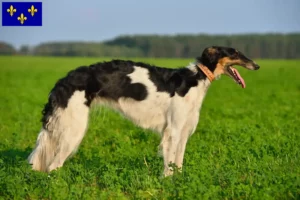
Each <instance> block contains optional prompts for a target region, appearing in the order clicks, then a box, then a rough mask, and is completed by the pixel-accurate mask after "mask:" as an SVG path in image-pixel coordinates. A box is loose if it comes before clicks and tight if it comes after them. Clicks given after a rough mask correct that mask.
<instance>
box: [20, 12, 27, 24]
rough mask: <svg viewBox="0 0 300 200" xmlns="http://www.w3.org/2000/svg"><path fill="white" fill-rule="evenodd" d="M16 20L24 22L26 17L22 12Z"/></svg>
mask: <svg viewBox="0 0 300 200" xmlns="http://www.w3.org/2000/svg"><path fill="white" fill-rule="evenodd" d="M18 20H19V21H20V22H21V24H24V21H25V20H27V17H25V16H24V14H23V13H22V14H21V15H20V17H18Z"/></svg>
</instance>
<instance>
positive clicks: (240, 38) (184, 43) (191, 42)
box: [0, 33, 300, 59]
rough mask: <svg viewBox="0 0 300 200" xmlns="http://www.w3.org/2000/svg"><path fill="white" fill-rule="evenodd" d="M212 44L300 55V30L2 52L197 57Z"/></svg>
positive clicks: (268, 54) (252, 52)
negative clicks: (298, 31) (287, 32)
mask: <svg viewBox="0 0 300 200" xmlns="http://www.w3.org/2000/svg"><path fill="white" fill-rule="evenodd" d="M211 45H221V46H231V47H234V48H237V49H238V50H240V51H242V52H244V53H245V54H246V55H248V56H249V57H251V58H285V59H292V58H300V33H293V34H292V33H291V34H244V35H204V34H199V35H175V36H169V35H132V36H129V35H128V36H127V35H125V36H119V37H117V38H115V39H112V40H108V41H104V42H79V41H78V42H76V41H74V42H46V43H42V44H39V45H37V46H34V47H29V46H26V45H25V46H24V45H23V46H22V47H21V48H20V49H19V50H15V49H14V48H13V47H12V46H11V48H7V47H6V46H8V44H7V45H1V44H0V54H16V53H18V54H22V55H39V56H84V57H93V56H99V57H101V56H102V57H103V56H104V57H106V56H108V57H120V56H121V57H156V58H157V57H165V58H175V57H176V58H192V57H193V58H194V57H196V56H200V54H201V53H202V51H203V49H204V48H205V47H208V46H211ZM1 47H2V48H1ZM4 47H5V48H4Z"/></svg>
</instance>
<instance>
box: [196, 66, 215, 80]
mask: <svg viewBox="0 0 300 200" xmlns="http://www.w3.org/2000/svg"><path fill="white" fill-rule="evenodd" d="M196 65H197V67H198V68H199V69H200V70H201V71H202V72H203V73H204V74H205V76H206V77H207V78H208V79H209V81H210V82H212V81H213V80H215V75H214V74H213V73H212V72H211V71H210V70H209V69H208V68H207V67H206V66H205V65H203V64H202V63H197V64H196Z"/></svg>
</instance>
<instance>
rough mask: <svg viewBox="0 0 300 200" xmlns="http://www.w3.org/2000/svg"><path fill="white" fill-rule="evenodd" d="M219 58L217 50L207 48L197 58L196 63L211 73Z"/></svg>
mask: <svg viewBox="0 0 300 200" xmlns="http://www.w3.org/2000/svg"><path fill="white" fill-rule="evenodd" d="M219 57H220V52H219V50H218V49H217V48H214V47H209V48H206V49H205V50H204V51H203V53H202V56H201V57H197V61H198V62H199V61H200V62H201V63H202V64H203V65H205V66H207V67H208V68H209V69H210V70H212V71H213V70H214V68H215V67H216V65H217V63H218V59H219Z"/></svg>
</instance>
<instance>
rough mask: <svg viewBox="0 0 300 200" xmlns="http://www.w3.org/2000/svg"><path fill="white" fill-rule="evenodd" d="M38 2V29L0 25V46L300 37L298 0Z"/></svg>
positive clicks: (58, 0) (60, 0)
mask: <svg viewBox="0 0 300 200" xmlns="http://www.w3.org/2000/svg"><path fill="white" fill-rule="evenodd" d="M7 1H8V2H12V1H11V0H7ZM16 1H17V0H16ZM18 1H21V0H18ZM22 1H25V0H22ZM31 1H36V0H31ZM42 2H43V26H42V27H3V26H0V41H5V42H8V43H10V44H12V45H14V46H15V47H17V48H19V47H20V46H21V45H31V46H32V45H37V44H39V43H42V42H49V41H51V42H53V41H97V42H101V41H105V40H109V39H113V38H115V37H117V36H120V35H133V34H164V35H174V34H181V33H183V34H199V33H207V34H239V33H270V32H272V33H290V32H300V0H246V1H245V0H226V1H225V0H205V1H203V0H184V1H183V0H181V1H176V0H172V1H171V0H148V1H145V0H106V1H104V0H86V1H84V0H47V1H42ZM0 6H1V10H2V4H1V5H0ZM0 18H1V21H2V15H1V16H0Z"/></svg>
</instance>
